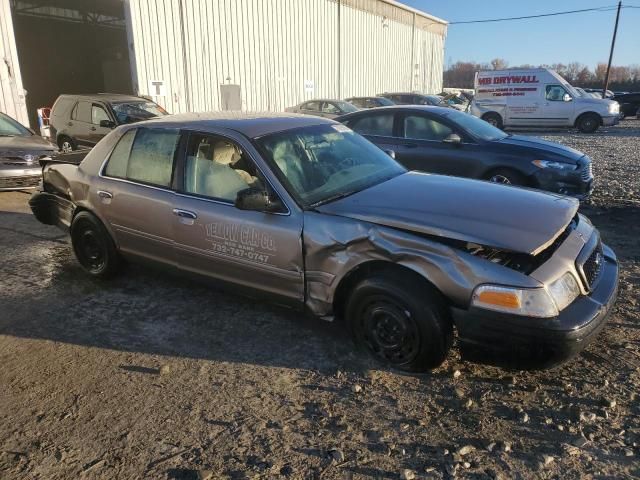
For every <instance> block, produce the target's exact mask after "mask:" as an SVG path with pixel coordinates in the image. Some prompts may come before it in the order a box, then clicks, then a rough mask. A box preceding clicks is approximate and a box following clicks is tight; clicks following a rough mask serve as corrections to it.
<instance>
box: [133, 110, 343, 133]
mask: <svg viewBox="0 0 640 480" xmlns="http://www.w3.org/2000/svg"><path fill="white" fill-rule="evenodd" d="M335 123H336V122H334V121H333V120H330V119H328V118H323V117H316V116H311V115H300V114H296V113H273V112H231V111H227V112H204V113H179V114H176V115H166V116H163V117H157V118H154V119H151V120H146V121H144V122H138V123H136V124H134V125H135V126H144V125H153V126H158V125H163V126H166V127H172V128H189V129H192V130H203V131H207V130H210V129H215V128H227V129H229V130H235V131H236V132H239V133H241V134H243V135H245V136H247V137H249V138H257V137H261V136H263V135H269V134H271V133H276V132H282V131H284V130H291V129H293V128H300V127H309V126H313V125H331V124H335Z"/></svg>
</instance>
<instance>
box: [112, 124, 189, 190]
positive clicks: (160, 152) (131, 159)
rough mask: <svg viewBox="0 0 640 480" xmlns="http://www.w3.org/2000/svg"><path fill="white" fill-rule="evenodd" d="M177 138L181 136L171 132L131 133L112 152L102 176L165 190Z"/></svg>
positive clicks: (171, 167)
mask: <svg viewBox="0 0 640 480" xmlns="http://www.w3.org/2000/svg"><path fill="white" fill-rule="evenodd" d="M179 138H180V132H179V131H178V130H172V129H167V130H164V129H162V130H161V129H146V128H140V129H138V130H137V131H136V130H130V131H128V132H127V133H125V134H124V135H123V136H122V138H121V139H120V141H119V142H118V145H116V148H114V150H113V152H112V154H111V157H110V158H109V163H108V164H107V168H106V169H105V174H106V175H107V176H110V177H118V178H126V179H127V180H132V181H136V182H141V183H147V184H150V185H156V186H159V187H168V186H170V185H171V174H172V172H173V158H174V155H175V151H176V147H177V145H178V141H179Z"/></svg>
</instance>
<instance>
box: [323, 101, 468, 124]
mask: <svg viewBox="0 0 640 480" xmlns="http://www.w3.org/2000/svg"><path fill="white" fill-rule="evenodd" d="M412 110H413V111H422V112H429V113H435V114H450V113H452V112H457V111H458V110H456V109H454V108H447V107H436V106H432V105H389V106H387V107H376V108H370V109H369V110H358V111H357V112H351V113H347V114H345V115H341V116H340V117H338V118H337V119H336V120H338V121H339V122H340V121H342V119H346V118H347V117H349V118H351V117H358V116H366V115H373V114H374V113H377V112H384V111H386V112H399V111H405V112H406V111H412Z"/></svg>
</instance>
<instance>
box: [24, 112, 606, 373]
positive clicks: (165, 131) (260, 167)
mask: <svg viewBox="0 0 640 480" xmlns="http://www.w3.org/2000/svg"><path fill="white" fill-rule="evenodd" d="M42 163H43V183H42V188H41V190H40V191H38V192H37V193H35V194H34V195H33V196H32V198H31V201H30V204H31V208H32V210H33V212H34V214H35V216H36V218H38V219H39V220H40V221H41V222H43V223H45V224H55V225H59V226H61V227H62V228H64V229H68V230H69V231H70V236H71V240H72V245H73V250H74V252H75V255H76V257H77V259H78V261H79V263H80V264H81V265H82V267H83V268H84V269H85V270H86V271H87V272H88V273H89V274H90V275H93V276H95V277H108V276H111V275H113V274H114V273H116V271H117V270H118V267H119V266H120V264H121V259H122V258H130V259H147V260H152V261H155V262H159V263H161V264H163V265H164V266H166V268H167V269H170V270H181V271H186V272H191V273H193V274H196V275H198V276H204V277H210V278H212V279H216V280H221V281H223V282H225V283H227V284H229V285H231V286H233V288H234V289H235V290H239V291H249V292H251V293H254V294H255V293H260V294H263V295H266V296H268V297H269V298H272V299H274V300H276V301H278V303H281V304H282V303H287V304H290V305H293V306H295V307H297V308H299V309H301V310H302V309H306V310H307V311H309V312H311V313H312V314H314V315H315V316H317V317H320V318H324V319H334V318H336V319H339V320H341V321H343V322H344V323H345V324H346V325H347V326H348V328H349V329H350V331H351V332H352V333H353V336H354V338H355V340H356V342H357V343H358V344H359V345H361V346H363V347H365V348H366V349H368V350H369V351H370V352H372V353H373V354H374V355H375V356H377V357H378V358H380V359H382V360H383V361H385V362H387V363H388V364H391V365H392V366H394V367H396V368H400V369H404V370H410V371H421V370H426V369H429V368H433V367H436V366H437V365H440V364H441V363H442V362H443V361H444V360H445V358H446V356H447V353H448V351H449V349H450V347H451V345H452V340H453V336H454V331H457V334H458V337H459V340H460V345H461V347H462V349H463V353H464V352H465V351H467V350H474V349H475V350H477V349H478V348H480V349H481V350H487V351H489V350H491V351H494V352H499V353H500V354H502V355H504V356H505V358H508V357H510V356H512V355H514V356H515V357H517V358H521V359H525V360H527V361H528V360H533V361H534V362H533V364H534V365H536V366H538V365H539V366H547V365H552V364H555V363H557V362H559V361H562V360H565V359H567V358H569V357H570V356H572V355H573V354H575V353H576V352H577V351H579V350H581V349H582V348H584V346H585V345H586V344H587V343H588V342H589V341H590V340H592V339H593V338H594V337H595V336H596V335H597V333H598V332H599V331H600V330H601V329H602V327H603V326H604V324H605V321H606V318H607V315H608V313H609V311H610V310H611V306H612V305H613V303H614V301H615V298H616V292H617V279H618V264H617V261H616V256H615V255H614V253H613V251H612V250H611V249H610V248H609V247H607V246H606V245H605V244H603V243H602V241H601V239H600V236H599V234H598V232H597V230H596V229H595V228H594V227H593V225H592V224H591V223H590V222H589V220H588V219H587V218H585V217H584V216H582V215H580V214H578V213H577V210H578V202H577V201H576V200H575V199H572V198H569V197H564V196H560V195H555V194H549V193H543V192H539V191H534V190H529V189H522V188H515V187H509V186H504V185H497V184H494V183H489V182H482V181H476V180H469V179H462V178H453V177H446V176H439V175H430V174H424V173H417V172H407V171H406V170H405V169H404V167H402V166H400V165H399V164H398V163H396V162H395V161H394V160H393V159H392V158H390V157H389V156H388V155H387V154H385V153H384V152H383V151H382V150H380V149H379V148H378V147H376V146H375V145H373V144H372V143H370V142H369V141H367V140H366V139H364V138H363V137H361V136H360V135H358V134H356V133H354V132H353V131H351V130H350V129H349V128H348V127H346V126H344V125H341V124H338V123H336V122H334V121H332V120H328V119H323V118H318V117H308V116H298V115H294V114H284V115H274V114H266V115H260V114H255V115H249V114H226V116H225V115H224V114H221V116H218V115H215V114H189V115H176V116H170V117H165V118H162V119H156V120H150V121H147V122H142V123H139V124H133V125H126V126H121V127H118V128H117V129H116V130H114V131H113V132H112V133H110V134H109V135H107V136H106V137H105V138H104V139H103V140H102V141H100V142H99V143H98V144H97V146H96V147H95V148H94V149H93V150H92V151H91V152H90V153H89V154H88V155H87V157H86V158H85V159H84V160H83V161H82V162H81V163H80V165H79V166H77V165H72V164H65V163H56V162H51V161H48V162H47V161H44V162H42ZM465 199H473V201H471V202H469V201H466V200H465Z"/></svg>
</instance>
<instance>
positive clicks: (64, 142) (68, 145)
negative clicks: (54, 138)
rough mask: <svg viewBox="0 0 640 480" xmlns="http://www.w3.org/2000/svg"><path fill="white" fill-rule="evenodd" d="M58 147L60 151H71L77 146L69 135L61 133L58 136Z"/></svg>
mask: <svg viewBox="0 0 640 480" xmlns="http://www.w3.org/2000/svg"><path fill="white" fill-rule="evenodd" d="M58 147H59V148H60V151H61V152H62V153H69V152H73V151H74V150H76V149H77V148H78V146H77V145H76V142H74V141H73V139H72V138H71V137H67V136H66V135H62V136H61V137H60V138H58Z"/></svg>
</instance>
